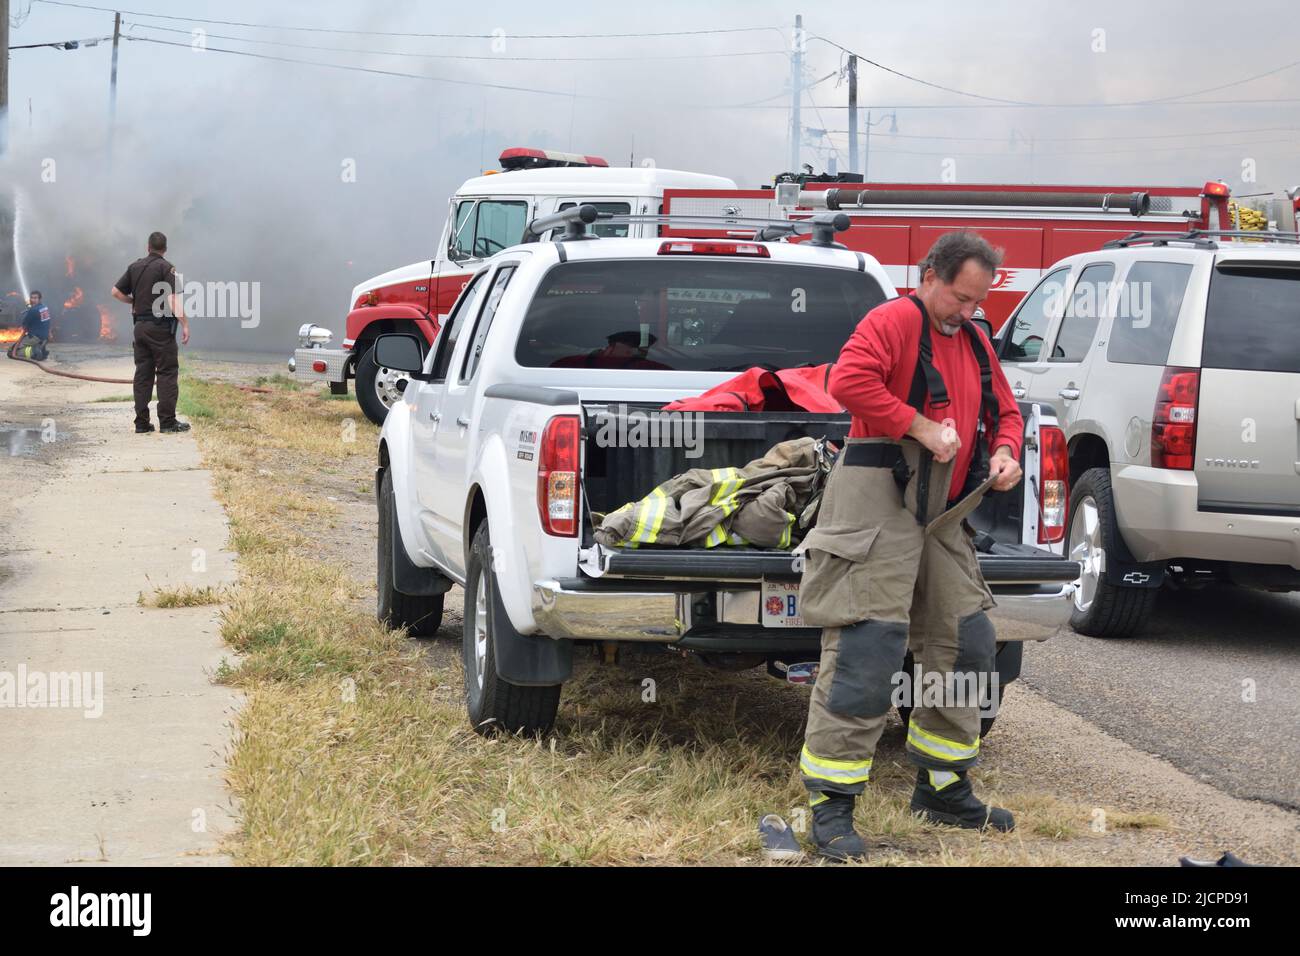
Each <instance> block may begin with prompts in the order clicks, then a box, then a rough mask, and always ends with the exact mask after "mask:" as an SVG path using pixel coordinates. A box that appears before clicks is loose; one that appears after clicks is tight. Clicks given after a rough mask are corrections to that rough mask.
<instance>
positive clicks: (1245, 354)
mask: <svg viewBox="0 0 1300 956" xmlns="http://www.w3.org/2000/svg"><path fill="white" fill-rule="evenodd" d="M1201 364H1202V365H1203V366H1204V367H1206V368H1235V369H1246V370H1250V371H1257V372H1300V266H1291V265H1275V264H1272V263H1235V262H1234V263H1222V264H1220V265H1219V267H1218V268H1216V269H1215V270H1214V275H1213V276H1212V277H1211V279H1210V299H1209V302H1208V304H1207V305H1206V309H1205V339H1204V344H1203V346H1202V352H1201Z"/></svg>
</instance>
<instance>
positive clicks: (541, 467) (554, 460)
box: [537, 415, 582, 538]
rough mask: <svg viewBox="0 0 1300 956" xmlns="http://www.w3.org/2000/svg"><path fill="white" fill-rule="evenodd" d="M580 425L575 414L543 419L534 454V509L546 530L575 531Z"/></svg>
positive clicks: (555, 532) (572, 533) (559, 533)
mask: <svg viewBox="0 0 1300 956" xmlns="http://www.w3.org/2000/svg"><path fill="white" fill-rule="evenodd" d="M581 441H582V425H581V423H580V422H579V421H578V416H577V415H557V416H555V417H554V418H552V419H551V420H550V421H549V422H547V423H546V429H545V430H544V431H543V432H542V441H541V446H540V448H539V450H538V458H537V513H538V514H539V515H540V516H541V519H542V530H543V531H545V532H546V533H547V534H553V535H557V536H561V537H568V538H572V537H575V536H576V535H577V534H578V481H579V467H580V465H579V463H580V462H581V460H582V459H581V445H580V443H581Z"/></svg>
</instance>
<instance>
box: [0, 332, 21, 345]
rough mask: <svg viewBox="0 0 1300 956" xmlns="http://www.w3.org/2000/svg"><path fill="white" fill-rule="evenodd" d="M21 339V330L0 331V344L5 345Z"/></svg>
mask: <svg viewBox="0 0 1300 956" xmlns="http://www.w3.org/2000/svg"><path fill="white" fill-rule="evenodd" d="M22 337H23V330H22V329H0V342H3V343H5V344H6V345H7V344H8V343H10V342H17V341H18V340H19V339H21V338H22Z"/></svg>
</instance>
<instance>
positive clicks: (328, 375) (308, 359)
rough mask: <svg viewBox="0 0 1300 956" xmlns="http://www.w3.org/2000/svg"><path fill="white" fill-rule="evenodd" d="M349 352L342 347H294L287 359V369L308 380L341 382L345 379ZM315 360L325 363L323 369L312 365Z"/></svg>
mask: <svg viewBox="0 0 1300 956" xmlns="http://www.w3.org/2000/svg"><path fill="white" fill-rule="evenodd" d="M349 354H350V353H348V352H345V351H343V350H342V349H321V348H308V349H295V350H294V353H293V358H291V359H289V371H290V372H292V373H293V374H294V375H296V376H298V377H299V378H304V379H306V380H308V381H310V382H343V381H346V380H347V372H346V369H347V362H348V356H349ZM317 362H323V363H324V364H325V370H324V371H317V370H316V369H315V368H314V367H313V366H314V365H315V363H317Z"/></svg>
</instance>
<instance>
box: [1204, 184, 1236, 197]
mask: <svg viewBox="0 0 1300 956" xmlns="http://www.w3.org/2000/svg"><path fill="white" fill-rule="evenodd" d="M1231 194H1232V193H1231V191H1230V190H1229V189H1228V184H1227V183H1206V184H1205V189H1204V191H1203V192H1202V195H1204V196H1229V195H1231Z"/></svg>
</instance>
